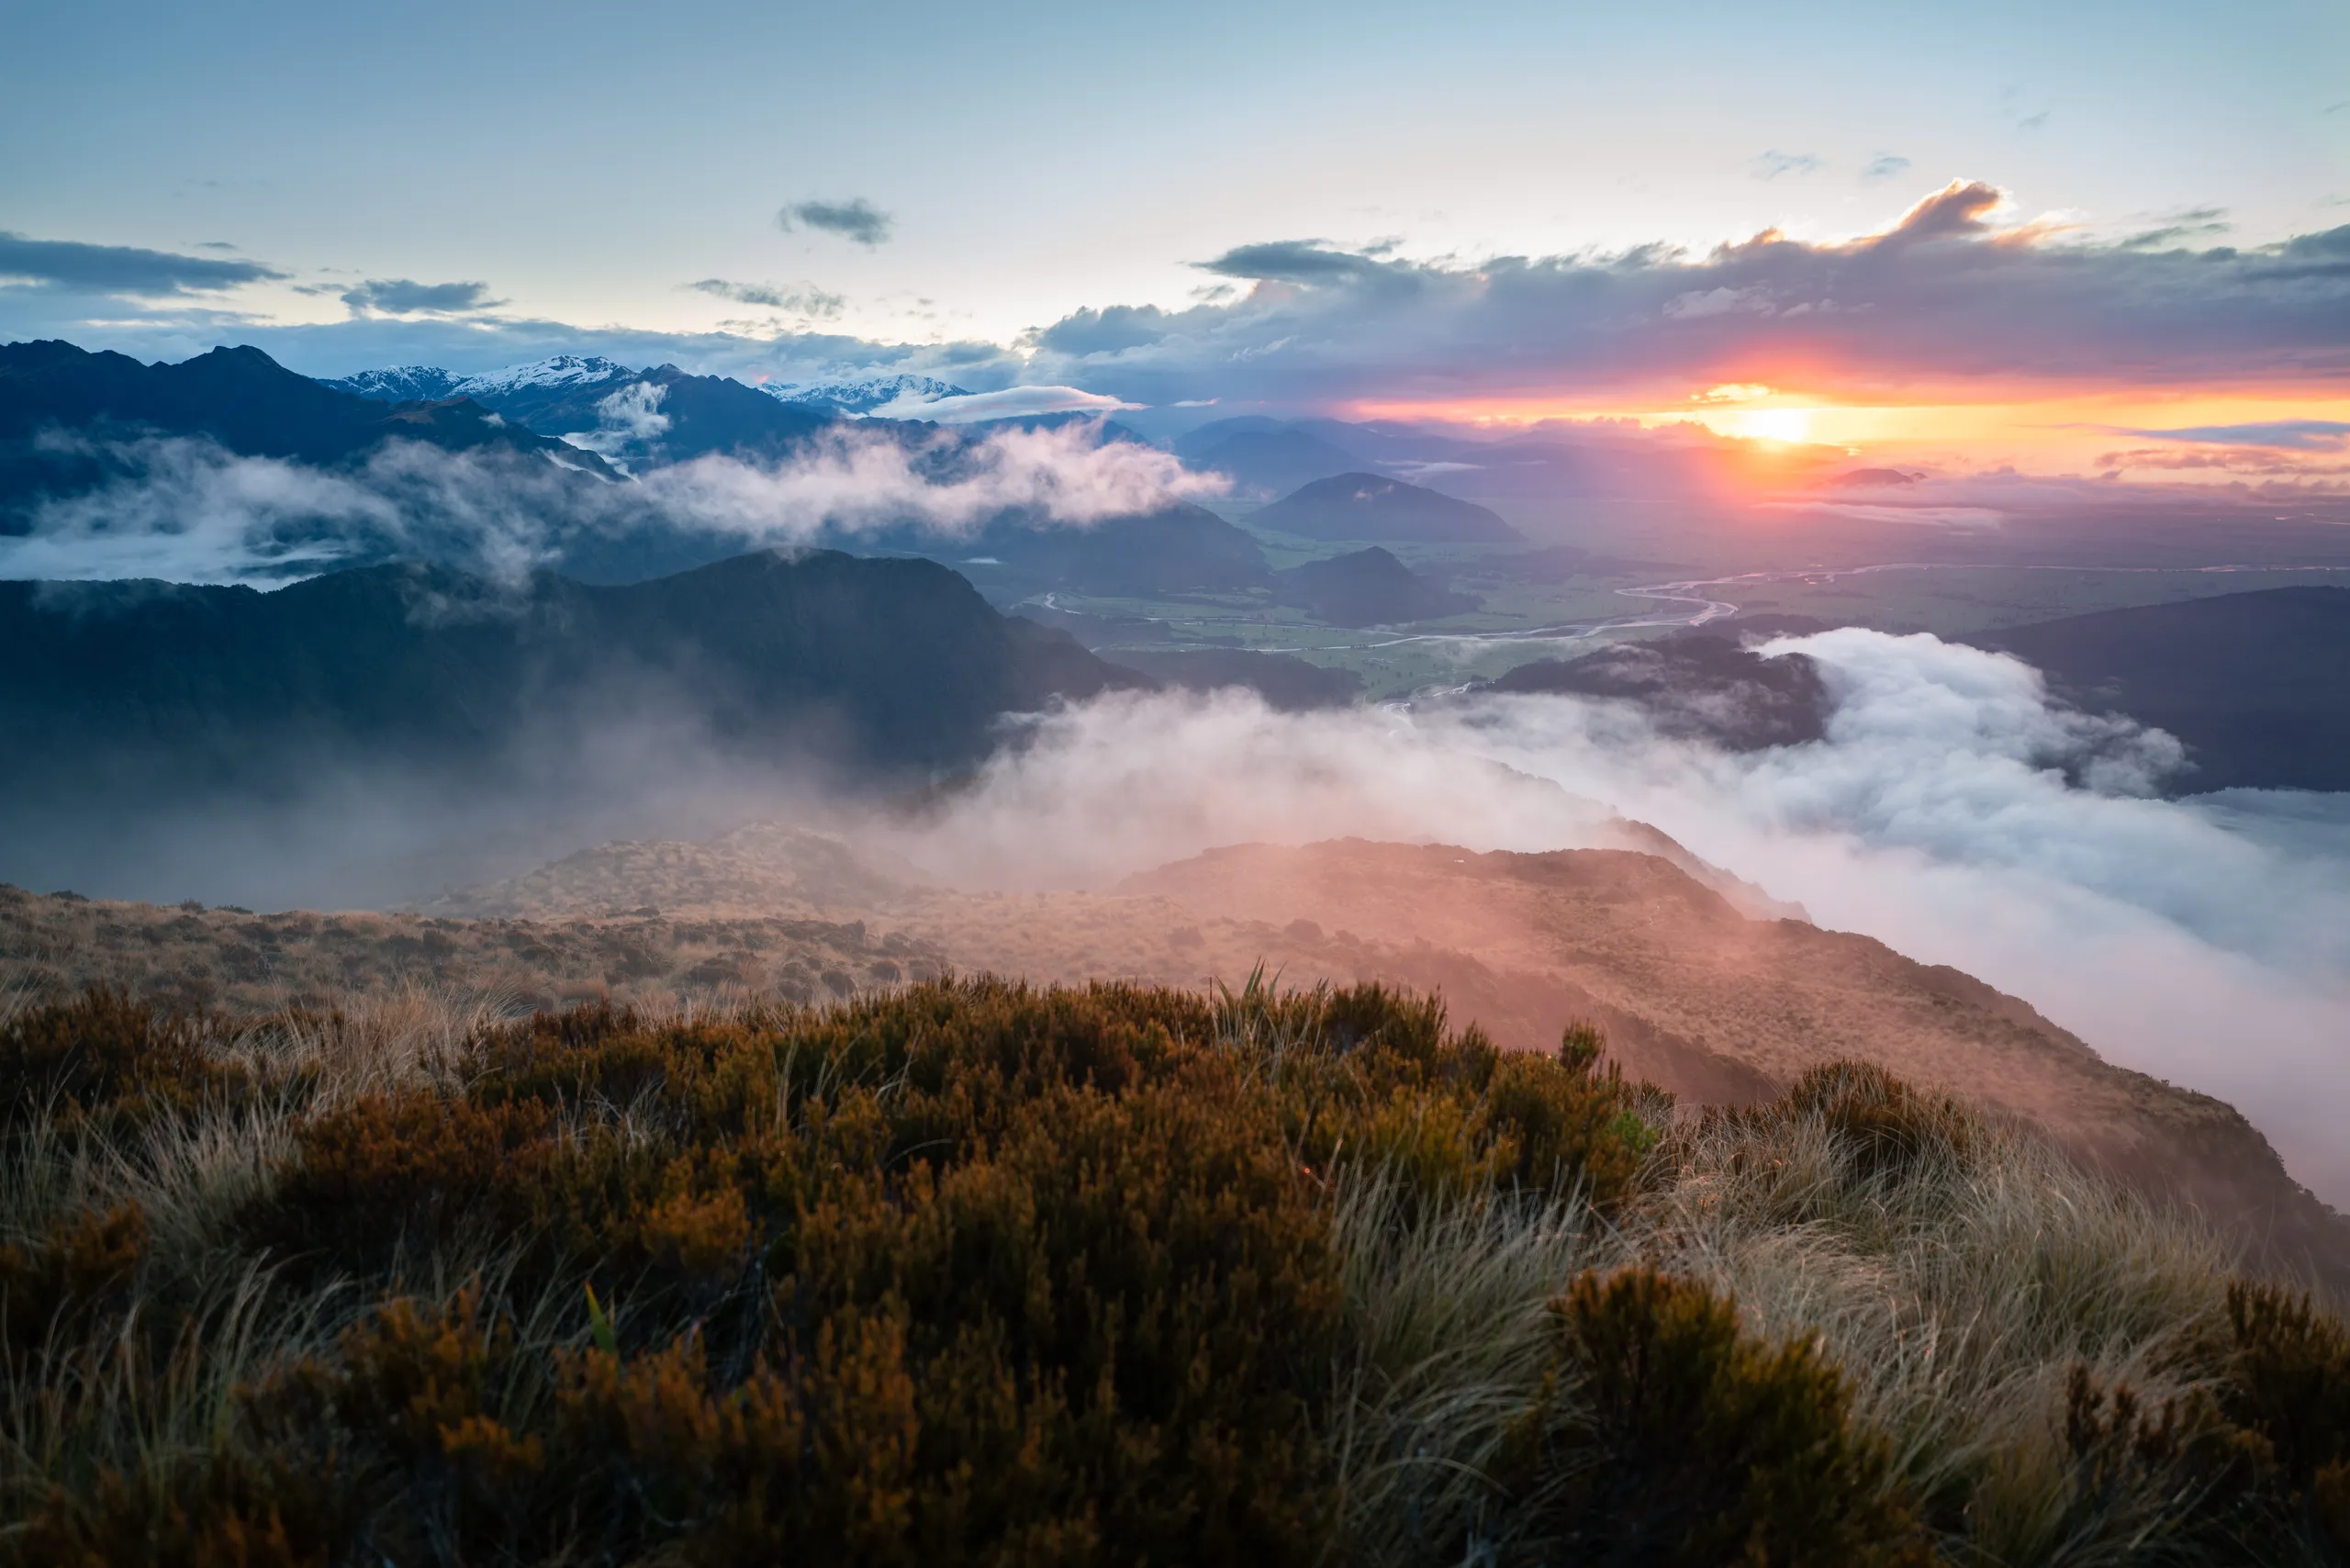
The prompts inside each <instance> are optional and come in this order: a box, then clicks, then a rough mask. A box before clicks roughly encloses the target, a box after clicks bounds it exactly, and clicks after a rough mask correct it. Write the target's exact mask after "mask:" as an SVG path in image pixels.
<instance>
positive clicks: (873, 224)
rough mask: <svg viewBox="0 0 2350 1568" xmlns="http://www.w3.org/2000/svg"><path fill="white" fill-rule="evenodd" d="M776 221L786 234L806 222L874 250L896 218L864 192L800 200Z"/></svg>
mask: <svg viewBox="0 0 2350 1568" xmlns="http://www.w3.org/2000/svg"><path fill="white" fill-rule="evenodd" d="M775 221H776V227H777V228H778V229H781V230H783V231H784V232H785V233H787V234H788V233H789V232H790V231H791V230H793V229H795V228H797V227H799V226H800V225H801V224H805V225H806V226H807V227H809V228H811V229H821V230H824V231H825V232H826V233H828V234H837V235H839V236H840V237H841V238H842V239H844V240H854V241H856V243H858V244H860V245H862V246H864V247H865V248H866V249H867V250H871V249H872V248H873V247H874V246H876V245H878V244H881V243H882V242H883V241H887V240H888V239H889V238H890V229H891V228H892V227H893V226H894V225H895V224H896V222H897V219H895V218H891V217H890V215H889V214H888V213H886V212H883V211H882V210H881V209H880V208H879V207H875V206H874V205H873V204H872V203H871V202H869V201H867V200H866V199H865V198H864V197H863V196H856V197H853V198H851V199H850V200H847V201H803V202H798V203H795V204H793V205H792V206H790V207H785V208H784V209H783V210H782V211H781V212H778V213H777V214H776V215H775Z"/></svg>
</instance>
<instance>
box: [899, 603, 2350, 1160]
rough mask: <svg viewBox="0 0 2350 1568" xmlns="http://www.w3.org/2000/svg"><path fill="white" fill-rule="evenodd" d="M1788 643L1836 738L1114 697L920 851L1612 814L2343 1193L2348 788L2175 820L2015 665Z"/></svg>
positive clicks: (1004, 765) (945, 858) (1924, 640)
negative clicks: (1761, 746)
mask: <svg viewBox="0 0 2350 1568" xmlns="http://www.w3.org/2000/svg"><path fill="white" fill-rule="evenodd" d="M1777 646H1779V647H1784V648H1787V649H1794V650H1799V651H1802V652H1804V653H1807V654H1809V655H1811V656H1812V657H1814V658H1816V659H1818V661H1819V662H1820V665H1821V667H1822V670H1823V674H1824V676H1825V678H1826V679H1827V680H1828V682H1829V685H1830V690H1831V692H1832V694H1833V696H1834V698H1835V700H1836V704H1837V705H1836V709H1835V712H1834V715H1833V717H1832V719H1831V721H1830V725H1829V731H1828V735H1827V738H1826V739H1825V740H1824V741H1821V742H1818V743H1815V744H1810V745H1796V746H1787V747H1779V748H1773V749H1769V750H1764V751H1760V752H1752V753H1745V754H1734V753H1727V752H1723V751H1720V750H1718V749H1715V748H1713V747H1711V746H1708V745H1702V744H1697V743H1692V742H1687V741H1678V740H1673V739H1670V738H1667V737H1664V736H1662V735H1659V734H1655V733H1654V732H1653V731H1652V730H1651V728H1650V727H1649V726H1648V724H1647V723H1646V722H1645V721H1644V720H1643V719H1642V718H1641V717H1640V716H1639V713H1638V712H1637V711H1631V710H1628V709H1627V708H1625V707H1623V706H1621V705H1617V704H1612V703H1606V702H1594V701H1587V700H1578V699H1573V698H1565V697H1549V696H1544V697H1510V698H1487V699H1482V700H1449V701H1440V702H1436V703H1426V704H1419V705H1416V706H1413V707H1410V708H1404V707H1386V708H1367V709H1358V710H1353V711H1330V712H1322V713H1310V714H1303V715H1285V714H1278V713H1275V712H1272V711H1270V710H1268V709H1266V708H1265V707H1264V706H1263V705H1262V704H1261V703H1259V702H1258V701H1256V700H1254V699H1253V698H1251V697H1249V696H1247V695H1245V694H1241V693H1237V692H1225V693H1221V694H1217V695H1214V696H1211V697H1197V696H1186V695H1167V694H1160V695H1145V696H1133V695H1120V696H1114V697H1111V698H1107V699H1104V700H1100V701H1096V702H1094V703H1091V704H1088V705H1085V706H1082V707H1078V708H1073V709H1069V710H1066V711H1062V712H1059V713H1057V714H1054V715H1050V716H1047V717H1046V718H1044V719H1042V720H1040V721H1038V722H1036V724H1035V727H1034V729H1033V731H1032V733H1031V734H1029V735H1028V736H1027V737H1026V738H1027V744H1026V745H1024V746H1023V747H1020V748H1016V749H1011V750H1007V751H1006V752H1005V753H1003V754H1002V756H999V757H998V758H997V759H996V760H995V761H994V762H993V763H992V764H991V765H990V767H989V768H988V769H987V771H986V772H985V774H984V775H983V777H982V778H980V780H979V783H978V786H977V787H976V788H975V789H974V790H971V791H970V792H969V793H968V795H967V796H966V797H964V798H963V799H962V800H961V801H959V802H958V803H957V806H956V807H955V808H954V809H953V810H952V811H951V812H949V813H948V814H947V815H946V816H945V817H943V818H942V819H940V820H939V821H937V822H936V823H932V824H930V825H929V826H927V827H926V828H924V829H923V830H921V831H920V832H918V833H916V834H912V835H910V836H908V837H907V838H905V839H903V840H901V844H900V847H901V848H902V849H903V850H904V851H905V852H907V853H909V854H911V855H912V856H913V857H916V858H917V859H919V860H923V861H924V862H926V863H928V864H930V865H932V866H934V867H936V868H939V869H940V870H942V871H943V872H945V873H946V874H947V875H949V876H951V877H953V878H955V879H958V880H961V881H964V882H967V883H970V884H973V885H986V886H1014V887H1017V886H1035V887H1046V886H1102V885H1106V884H1108V883H1110V882H1112V881H1113V880H1115V879H1117V878H1118V877H1121V876H1123V875H1125V874H1128V873H1131V872H1134V871H1137V870H1141V869H1144V868H1148V867H1150V866H1154V865H1158V864H1160V863H1162V862H1164V861H1166V860H1169V859H1170V858H1174V857H1181V856H1186V855H1191V854H1195V853H1197V852H1199V851H1201V850H1203V849H1206V848H1209V847H1212V846H1218V845H1226V844H1234V843H1242V842H1252V841H1265V842H1281V843H1304V842H1310V841H1314V840H1319V839H1327V838H1334V837H1339V836H1345V835H1360V836H1363V837H1367V838H1376V839H1389V840H1404V841H1416V842H1442V843H1451V844H1459V845H1462V846H1468V847H1470V848H1473V849H1480V850H1485V849H1513V850H1542V849H1552V848H1561V847H1572V846H1579V845H1589V844H1594V843H1598V842H1602V841H1603V840H1602V834H1603V833H1604V829H1602V828H1601V826H1600V824H1601V823H1603V822H1604V821H1605V819H1606V817H1607V815H1608V814H1609V813H1610V812H1618V813H1621V814H1622V815H1624V816H1628V817H1632V818H1636V819H1638V820H1640V821H1643V822H1647V823H1652V824H1654V825H1655V826H1657V827H1660V828H1662V830H1664V831H1665V832H1666V833H1668V834H1672V835H1673V837H1675V838H1676V839H1678V840H1680V841H1681V842H1682V843H1683V844H1684V845H1685V846H1688V847H1689V848H1690V849H1691V850H1692V851H1694V852H1695V853H1696V854H1697V855H1699V856H1701V857H1704V858H1706V859H1707V860H1709V861H1712V862H1713V863H1715V864H1717V865H1718V866H1721V867H1723V868H1727V869H1728V870H1729V871H1731V872H1733V873H1735V874H1736V875H1738V876H1740V877H1741V878H1744V879H1748V880H1750V881H1752V882H1755V883H1758V884H1760V885H1761V886H1762V888H1763V889H1764V890H1766V891H1768V892H1769V893H1771V894H1773V895H1774V896H1776V897H1778V898H1781V899H1785V900H1791V901H1794V902H1798V903H1800V904H1802V905H1803V906H1804V907H1805V908H1806V909H1807V911H1808V912H1809V913H1810V914H1811V916H1812V918H1813V919H1814V920H1815V921H1817V922H1818V924H1822V925H1824V926H1829V927H1832V928H1838V929H1843V930H1851V931H1858V932H1863V933H1865V934H1867V935H1873V936H1875V937H1877V938H1879V939H1881V940H1883V941H1885V942H1886V943H1887V944H1889V945H1890V946H1893V947H1895V948H1897V949H1898V950H1899V951H1901V952H1903V953H1905V954H1907V955H1908V956H1909V957H1911V958H1917V959H1919V960H1921V961H1924V962H1928V963H1942V964H1950V965H1953V966H1955V967H1957V968H1959V969H1964V970H1966V971H1967V972H1969V973H1971V974H1974V975H1976V976H1978V977H1980V978H1981V979H1983V980H1987V981H1989V982H1990V983H1991V984H1993V985H1995V986H1997V987H1998V988H2000V989H2001V990H2004V991H2009V992H2011V993H2013V994H2015V995H2018V996H2020V997H2022V998H2024V999H2025V1000H2026V1001H2028V1002H2031V1003H2032V1004H2033V1005H2034V1006H2035V1007H2037V1008H2039V1009H2040V1010H2041V1011H2042V1013H2043V1014H2046V1015H2047V1016H2049V1017H2050V1018H2052V1019H2053V1020H2054V1021H2055V1022H2056V1023H2058V1024H2060V1025H2063V1026H2065V1027H2066V1028H2068V1029H2071V1030H2073V1031H2074V1032H2075V1033H2076V1034H2078V1035H2080V1036H2082V1037H2083V1038H2084V1039H2086V1040H2087V1041H2088V1042H2089V1044H2090V1045H2091V1046H2092V1047H2095V1048H2096V1049H2097V1050H2098V1052H2100V1053H2101V1054H2102V1055H2104V1056H2105V1057H2106V1058H2108V1059H2109V1060H2112V1061H2115V1062H2118V1063H2120V1064H2121V1065H2124V1066H2127V1067H2132V1068H2135V1069H2138V1070H2143V1071H2146V1072H2149V1073H2153V1074H2154V1075H2156V1076H2158V1077H2161V1078H2164V1079H2166V1080H2169V1081H2173V1082H2176V1083H2178V1084H2182V1085H2185V1086H2187V1087H2189V1088H2193V1089H2196V1090H2199V1091H2202V1092H2207V1093H2210V1094H2214V1095H2217V1096H2219V1097H2220V1098H2221V1099H2224V1100H2227V1101H2229V1102H2231V1103H2233V1104H2235V1105H2236V1106H2238V1107H2239V1108H2240V1109H2242V1110H2243V1111H2244V1113H2245V1114H2248V1115H2250V1116H2251V1117H2252V1118H2253V1119H2254V1120H2255V1122H2256V1123H2257V1124H2258V1125H2259V1126H2261V1127H2262V1129H2263V1130H2264V1131H2265V1132H2266V1133H2267V1134H2268V1135H2269V1137H2271V1139H2272V1140H2273V1141H2274V1142H2275V1143H2276V1144H2277V1147H2278V1148H2279V1149H2280V1150H2281V1151H2282V1152H2283V1153H2284V1155H2285V1157H2286V1159H2287V1161H2288V1165H2289V1167H2290V1168H2291V1169H2292V1170H2293V1171H2294V1172H2295V1174H2296V1175H2297V1176H2298V1177H2299V1178H2300V1180H2301V1181H2303V1182H2306V1183H2307V1184H2309V1185H2310V1186H2311V1187H2312V1188H2313V1189H2315V1190H2316V1191H2317V1192H2318V1193H2321V1194H2322V1195H2323V1196H2325V1197H2326V1198H2328V1199H2329V1201H2332V1202H2333V1203H2335V1204H2350V1140H2344V1139H2343V1138H2342V1137H2341V1136H2340V1128H2341V1127H2342V1126H2344V1123H2345V1121H2346V1120H2350V797H2327V796H2296V797H2284V798H2269V797H2265V796H2261V795H2260V794H2259V792H2248V791H2247V792H2236V793H2235V794H2234V796H2233V797H2232V798H2230V799H2228V800H2224V801H2221V802H2219V803H2213V802H2199V801H2167V800H2163V799H2160V798H2157V797H2155V796H2154V795H2153V794H2151V793H2150V792H2149V791H2150V790H2151V789H2152V788H2153V787H2154V784H2155V783H2156V782H2157V781H2158V780H2159V779H2160V778H2161V777H2162V776H2163V775H2164V774H2165V772H2166V771H2167V770H2168V769H2169V768H2171V767H2175V766H2176V765H2177V761H2178V757H2179V750H2178V746H2177V742H2176V741H2174V740H2173V739H2172V738H2171V737H2169V736H2168V735H2166V734H2162V733H2160V732H2156V731H2147V730H2144V729H2142V728H2140V727H2139V726H2137V725H2135V724H2132V723H2131V722H2127V721H2123V720H2116V719H2110V718H2095V717H2091V716H2088V715H2085V714H2082V713H2078V712H2076V711H2071V710H2069V709H2067V708H2065V707H2064V706H2063V705H2061V704H2059V703H2057V702H2054V701H2053V700H2051V699H2050V697H2049V695H2048V693H2047V691H2046V689H2045V688H2044V687H2043V685H2042V681H2041V678H2040V677H2039V675H2038V674H2037V672H2035V671H2033V670H2032V669H2031V668H2030V667H2029V666H2025V665H2023V664H2021V663H2020V662H2018V661H2016V660H2014V659H2012V658H2009V657H2008V656H2005V655H1996V654H1989V653H1985V652H1983V651H1981V650H1978V649H1975V648H1970V647H1964V646H1961V645H1957V644H1946V643H1943V642H1942V641H1940V640H1939V639H1937V638H1934V637H1932V636H1927V635H1919V636H1907V637H1896V636H1888V635H1886V634H1883V633H1874V632H1868V631H1862V630H1857V629H1846V630H1841V631H1836V632H1830V633H1821V634H1819V635H1817V636H1812V637H1807V638H1803V639H1800V640H1792V641H1787V642H1785V643H1782V644H1777ZM2247 797H2249V798H2247Z"/></svg>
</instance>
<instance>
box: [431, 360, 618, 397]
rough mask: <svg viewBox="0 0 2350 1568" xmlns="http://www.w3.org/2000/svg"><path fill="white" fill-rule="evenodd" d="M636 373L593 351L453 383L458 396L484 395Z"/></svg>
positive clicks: (587, 383) (460, 378)
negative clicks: (599, 356)
mask: <svg viewBox="0 0 2350 1568" xmlns="http://www.w3.org/2000/svg"><path fill="white" fill-rule="evenodd" d="M634 375H636V372H635V371H633V370H631V369H630V368H629V367H628V366H627V365H624V364H614V363H613V362H612V361H610V360H609V359H599V358H598V357H597V356H595V355H594V354H571V353H559V354H556V355H555V356H554V358H552V359H541V360H533V361H532V362H531V363H530V364H509V365H508V366H507V367H506V368H505V369H503V370H487V371H484V372H483V373H482V374H480V375H461V376H458V377H457V378H456V380H455V381H454V383H453V386H454V388H455V395H456V396H459V397H465V398H481V397H496V396H498V394H499V393H502V392H519V391H520V390H521V389H522V388H524V387H525V386H595V385H596V384H597V383H599V382H603V381H621V380H626V379H628V378H630V377H632V376H634Z"/></svg>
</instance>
